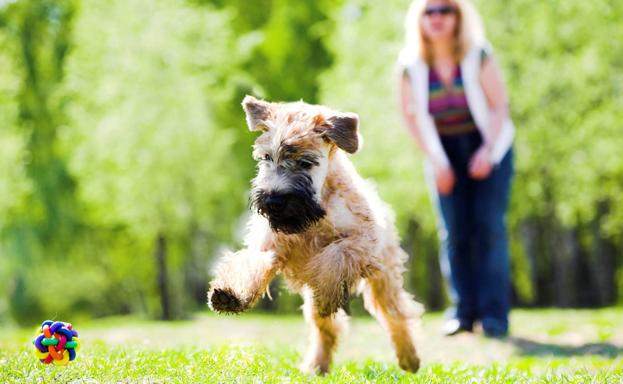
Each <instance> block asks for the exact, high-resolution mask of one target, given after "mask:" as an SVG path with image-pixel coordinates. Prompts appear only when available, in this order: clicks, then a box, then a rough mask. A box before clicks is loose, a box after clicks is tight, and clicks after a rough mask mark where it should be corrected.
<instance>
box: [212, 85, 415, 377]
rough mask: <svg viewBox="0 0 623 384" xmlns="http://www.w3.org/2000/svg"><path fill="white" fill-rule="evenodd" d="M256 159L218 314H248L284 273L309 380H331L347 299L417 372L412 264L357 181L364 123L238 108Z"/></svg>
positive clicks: (330, 115) (300, 106) (221, 274)
mask: <svg viewBox="0 0 623 384" xmlns="http://www.w3.org/2000/svg"><path fill="white" fill-rule="evenodd" d="M242 105H243V108H244V110H245V112H246V115H247V123H248V126H249V129H250V130H251V131H259V132H261V135H260V136H259V137H258V138H257V140H256V141H255V145H254V147H253V156H254V158H255V159H256V160H257V163H258V164H257V176H256V177H255V179H253V189H252V192H251V206H252V207H253V209H254V211H255V214H254V215H253V216H252V217H251V219H250V220H249V223H248V234H247V236H246V238H245V248H244V249H242V250H240V251H238V252H235V253H230V254H228V255H225V256H224V257H223V258H222V259H221V260H220V261H219V263H218V264H217V266H216V268H215V271H214V274H215V279H214V280H213V281H212V282H211V283H210V291H209V293H208V304H209V306H210V308H212V309H213V310H214V311H217V312H229V313H232V312H233V313H238V312H241V311H244V310H246V309H248V308H250V307H251V306H252V305H253V304H254V303H255V302H256V301H257V300H258V299H259V298H260V297H261V296H262V295H263V294H264V293H265V292H266V290H267V288H268V285H269V283H270V281H271V280H272V279H273V278H274V277H275V276H276V275H277V274H279V273H281V274H282V275H283V276H284V278H285V280H286V282H287V283H288V285H289V286H290V288H292V289H294V290H295V291H297V292H299V293H301V295H302V296H303V297H304V300H305V305H304V314H305V318H306V319H307V321H308V322H309V323H310V324H311V327H312V339H311V345H310V348H309V352H308V355H307V358H306V360H305V362H304V363H303V366H302V368H303V370H305V371H308V372H320V373H325V372H327V371H328V369H329V364H330V363H331V358H332V354H333V352H334V350H335V348H336V344H337V340H338V334H339V332H340V329H341V328H343V325H345V324H344V323H345V321H346V319H347V316H346V314H345V312H344V310H343V307H344V305H345V304H346V303H347V302H348V298H349V295H350V294H351V293H354V292H360V293H363V296H364V302H365V307H366V309H367V310H368V311H369V312H370V313H371V314H372V315H374V316H375V317H376V318H377V319H378V320H379V321H380V322H381V323H382V324H383V326H384V327H385V328H386V329H387V331H388V332H389V336H390V338H391V341H392V344H393V346H394V349H395V351H396V356H397V357H398V363H399V365H400V367H401V368H403V369H405V370H408V371H413V372H414V371H417V369H418V367H419V363H420V361H419V358H418V355H417V352H416V349H415V345H414V331H415V328H416V325H417V322H418V320H419V317H420V313H421V306H420V305H419V304H418V303H416V302H415V301H414V300H413V298H412V297H411V295H410V294H408V293H407V292H406V291H405V290H404V289H403V287H402V285H403V279H402V273H403V271H404V263H405V261H406V259H407V255H406V254H405V252H404V251H403V250H402V249H401V248H400V245H399V241H398V236H397V234H396V230H395V228H394V222H393V213H392V211H391V209H390V208H389V207H388V206H387V205H385V204H384V203H383V202H382V201H381V200H380V198H379V196H378V195H377V193H376V192H375V191H374V189H373V188H372V187H371V186H370V185H368V184H367V183H366V182H365V181H364V180H363V179H362V178H361V177H360V176H359V175H358V174H357V172H356V171H355V169H354V168H353V165H352V163H351V162H350V160H349V159H348V156H347V153H354V152H356V151H357V149H358V147H359V145H360V139H359V134H358V124H359V121H358V117H357V115H355V114H353V113H340V112H336V111H333V110H331V109H329V108H327V107H323V106H318V105H310V104H306V103H303V102H295V103H269V102H266V101H261V100H257V99H255V98H253V97H251V96H247V97H245V99H244V100H243V102H242Z"/></svg>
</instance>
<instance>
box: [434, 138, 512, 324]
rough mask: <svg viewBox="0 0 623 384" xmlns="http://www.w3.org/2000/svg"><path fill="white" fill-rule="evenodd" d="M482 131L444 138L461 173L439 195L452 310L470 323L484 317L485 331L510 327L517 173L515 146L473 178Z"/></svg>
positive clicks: (443, 261)
mask: <svg viewBox="0 0 623 384" xmlns="http://www.w3.org/2000/svg"><path fill="white" fill-rule="evenodd" d="M481 143H482V139H481V136H480V133H479V132H472V133H467V134H463V135H459V136H451V137H442V145H443V147H444V149H445V151H446V154H447V155H448V158H449V160H450V163H451V164H452V168H453V170H454V172H455V176H456V184H455V185H454V189H453V190H452V192H451V193H450V194H449V195H446V196H443V195H439V194H437V195H438V203H439V204H438V208H439V211H440V212H441V217H440V218H441V220H439V221H440V226H439V236H440V240H441V255H440V256H441V269H442V273H443V274H444V276H445V278H446V281H447V282H448V285H449V291H450V297H451V300H452V302H453V308H451V309H450V310H449V313H448V315H449V316H450V317H452V318H456V319H458V320H459V321H460V322H461V325H462V326H463V327H465V328H471V327H472V324H473V322H474V321H475V320H480V321H481V322H482V326H483V328H484V330H485V332H488V333H492V334H502V333H506V332H508V313H509V311H510V266H509V254H508V239H507V233H506V224H505V217H506V210H507V206H508V199H509V194H510V185H511V179H512V175H513V153H512V152H513V151H512V149H511V150H509V151H508V153H507V154H506V155H505V156H504V158H503V160H502V161H501V162H500V163H499V164H498V165H496V166H495V167H494V169H493V171H492V172H491V174H490V175H489V177H487V178H486V179H484V180H474V179H472V178H470V177H469V174H468V167H469V165H468V164H469V159H470V158H471V156H472V155H473V153H474V152H475V151H476V150H477V149H478V147H479V146H480V144H481ZM434 191H435V192H436V188H434Z"/></svg>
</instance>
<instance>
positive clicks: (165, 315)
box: [155, 233, 172, 320]
mask: <svg viewBox="0 0 623 384" xmlns="http://www.w3.org/2000/svg"><path fill="white" fill-rule="evenodd" d="M155 256H156V265H157V267H158V292H159V294H160V306H161V308H162V320H172V316H171V303H170V301H169V289H168V287H169V276H168V274H167V239H166V237H165V236H164V235H163V234H162V233H158V235H157V236H156V252H155Z"/></svg>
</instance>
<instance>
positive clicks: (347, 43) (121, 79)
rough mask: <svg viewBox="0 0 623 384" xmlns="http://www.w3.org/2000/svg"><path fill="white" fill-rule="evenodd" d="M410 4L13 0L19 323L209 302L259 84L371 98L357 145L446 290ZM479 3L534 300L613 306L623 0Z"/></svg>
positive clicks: (11, 93) (4, 197)
mask: <svg viewBox="0 0 623 384" xmlns="http://www.w3.org/2000/svg"><path fill="white" fill-rule="evenodd" d="M408 3H409V2H408V1H406V0H393V1H388V2H383V3H381V2H374V1H370V0H351V1H346V0H344V1H339V2H332V1H328V0H327V1H305V2H288V1H285V0H261V1H256V2H245V1H239V0H231V1H224V0H158V1H147V0H132V1H120V0H113V1H109V2H106V3H102V2H97V1H93V0H82V1H79V0H19V1H0V279H1V280H2V281H3V282H5V283H6V284H2V285H0V320H1V319H3V318H7V317H9V316H10V317H13V318H14V319H15V320H17V321H19V322H23V323H28V322H31V321H38V320H41V319H40V318H41V317H49V316H54V315H56V316H57V317H63V316H64V315H66V316H67V317H68V318H69V317H71V316H73V315H75V314H76V313H84V314H88V315H95V316H101V315H105V314H112V313H126V312H142V313H147V314H150V315H152V316H162V317H165V318H179V317H183V316H184V315H185V314H187V313H189V311H191V310H193V309H195V308H198V307H201V306H202V305H203V302H204V301H205V290H206V284H207V281H208V278H209V277H208V273H209V267H210V263H211V261H212V260H213V259H214V257H215V255H217V254H218V252H219V251H220V249H221V248H222V247H225V246H235V244H236V243H237V241H238V240H239V237H240V236H239V235H240V231H241V225H242V223H243V222H244V216H245V215H246V214H247V208H246V194H247V189H248V186H249V183H248V180H249V179H250V178H251V177H252V176H253V172H254V165H253V162H252V161H251V156H250V145H251V144H252V142H253V139H254V135H253V134H251V133H249V132H248V131H247V130H246V127H245V123H244V118H243V115H242V111H241V108H240V101H241V99H242V97H243V96H244V95H245V94H246V93H253V94H256V95H258V96H261V97H265V98H267V99H270V100H298V99H301V98H302V99H304V100H305V101H308V102H321V103H326V104H328V105H331V106H333V107H335V108H339V109H344V110H350V111H354V112H357V113H359V114H360V116H361V120H362V123H361V130H362V134H363V136H364V148H363V150H362V151H361V152H360V153H358V154H356V155H355V156H353V161H354V162H355V164H356V166H357V167H358V170H359V171H360V173H361V174H363V175H364V176H366V177H369V178H372V179H373V180H374V183H375V184H376V185H377V186H378V189H379V192H380V194H381V195H382V197H383V198H384V199H385V200H386V201H387V202H389V203H390V204H391V205H392V206H393V208H394V210H395V211H396V217H397V224H398V227H399V229H400V232H401V234H402V237H403V239H404V244H403V245H404V247H405V248H406V249H407V250H408V251H409V252H410V253H411V255H412V258H411V261H410V268H409V272H408V276H407V281H408V283H409V285H410V288H411V289H412V290H414V291H415V292H416V293H417V296H418V297H419V298H420V299H421V300H423V301H424V302H426V303H427V304H428V305H429V307H433V308H438V307H441V306H443V305H444V302H445V299H444V295H443V289H442V283H441V280H440V275H439V268H438V264H437V255H436V252H437V240H436V234H435V217H434V215H433V210H432V207H431V205H430V202H429V198H428V194H427V189H426V188H427V187H426V184H425V182H424V177H423V173H422V166H421V159H420V156H419V154H418V153H417V151H416V150H415V147H414V145H413V144H412V143H411V139H410V138H409V137H408V135H407V133H406V131H405V130H404V129H403V127H402V123H401V119H400V116H399V114H398V109H397V102H396V101H397V100H396V96H395V93H396V92H395V85H396V65H395V60H396V56H397V53H398V51H399V49H400V47H401V44H402V34H403V17H404V12H405V10H406V8H407V6H408ZM476 3H477V5H479V8H480V10H481V11H482V13H483V17H484V20H485V24H486V26H487V32H488V36H489V38H490V40H491V41H492V43H493V45H494V47H495V48H496V57H497V59H498V60H499V61H500V63H501V64H502V67H503V68H504V72H505V74H506V78H507V82H508V86H509V89H510V93H511V102H512V114H513V118H514V119H515V122H516V125H517V128H518V133H517V140H516V166H517V173H516V177H515V184H514V191H513V200H512V207H511V211H510V215H509V223H510V228H511V239H512V257H513V270H514V291H515V293H516V296H517V297H516V301H517V302H519V303H522V304H538V305H551V304H557V305H564V306H571V305H583V306H585V305H606V304H612V303H614V302H616V300H617V298H619V299H620V298H622V297H623V265H622V262H621V259H622V258H621V253H622V252H623V244H622V243H621V240H620V239H621V238H622V236H621V235H622V234H623V225H622V224H621V223H623V208H622V207H623V204H622V203H623V201H621V200H622V199H623V198H622V197H621V196H623V193H622V192H623V190H622V189H623V158H622V157H621V156H620V155H619V153H618V152H619V148H621V147H622V145H623V135H622V134H621V131H620V130H621V121H623V112H622V111H623V108H622V107H623V70H622V68H623V43H622V41H623V29H621V28H620V25H619V21H620V20H622V18H623V3H621V2H619V1H614V0H599V1H594V2H580V1H552V2H533V1H528V0H513V1H499V2H495V3H490V2H487V3H485V2H484V1H482V0H480V1H477V2H476ZM617 273H618V275H617ZM61 292H62V293H61ZM59 295H60V296H62V298H63V299H62V300H51V299H50V298H51V297H59ZM291 307H292V304H291V303H289V302H288V300H287V299H285V298H281V297H280V298H278V299H277V301H276V302H273V303H272V304H267V305H266V306H265V308H271V309H283V308H291Z"/></svg>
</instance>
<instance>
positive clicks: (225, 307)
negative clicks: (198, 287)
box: [208, 288, 244, 313]
mask: <svg viewBox="0 0 623 384" xmlns="http://www.w3.org/2000/svg"><path fill="white" fill-rule="evenodd" d="M208 304H209V306H210V309H212V310H213V311H215V312H219V313H240V312H242V311H244V306H243V305H242V302H241V301H240V299H239V298H238V297H236V295H235V294H234V293H233V292H231V291H230V290H228V289H221V288H217V289H212V290H211V291H210V292H209V293H208Z"/></svg>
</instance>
